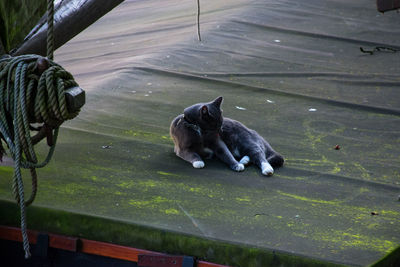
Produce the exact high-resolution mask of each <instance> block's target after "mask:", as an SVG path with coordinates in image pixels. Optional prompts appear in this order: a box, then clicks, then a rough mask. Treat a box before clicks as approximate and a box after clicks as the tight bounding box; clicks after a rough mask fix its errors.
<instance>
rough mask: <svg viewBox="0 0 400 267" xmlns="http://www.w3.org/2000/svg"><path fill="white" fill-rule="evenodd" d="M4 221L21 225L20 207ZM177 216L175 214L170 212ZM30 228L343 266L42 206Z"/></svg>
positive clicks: (260, 260)
mask: <svg viewBox="0 0 400 267" xmlns="http://www.w3.org/2000/svg"><path fill="white" fill-rule="evenodd" d="M0 209H1V210H4V211H5V212H4V215H5V216H4V217H2V218H0V220H1V221H0V223H2V224H5V225H13V226H16V225H18V221H19V216H18V213H19V212H18V207H17V206H16V205H15V204H13V203H10V202H8V201H0ZM166 212H167V213H169V214H175V213H176V212H177V211H176V210H175V211H174V210H166ZM28 222H29V228H30V229H33V230H38V231H46V232H51V233H59V234H63V235H67V236H75V237H79V238H86V239H92V240H97V241H103V242H111V243H115V244H120V245H125V246H132V247H135V248H141V249H147V250H152V251H158V252H164V253H170V254H178V255H188V256H194V257H197V258H198V259H201V260H207V261H210V262H215V263H219V264H225V265H231V266H249V267H253V266H254V267H262V266H282V265H285V266H340V265H339V264H335V263H331V262H327V261H324V262H323V261H320V260H318V259H310V258H307V257H304V256H301V255H291V254H287V253H284V252H280V251H276V250H268V249H261V248H255V247H251V246H245V245H239V244H235V243H227V242H223V241H220V240H210V239H205V238H201V237H196V236H192V235H186V234H180V233H176V232H173V231H165V230H159V229H156V228H151V227H147V226H143V225H137V224H132V223H127V222H123V221H116V220H110V219H107V218H102V217H95V216H88V215H82V214H78V213H71V212H65V211H61V210H53V209H49V208H43V207H39V206H33V207H29V209H28Z"/></svg>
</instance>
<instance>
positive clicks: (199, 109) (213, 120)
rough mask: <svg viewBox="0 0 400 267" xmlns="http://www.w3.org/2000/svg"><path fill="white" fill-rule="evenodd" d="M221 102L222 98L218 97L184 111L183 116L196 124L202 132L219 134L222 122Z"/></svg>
mask: <svg viewBox="0 0 400 267" xmlns="http://www.w3.org/2000/svg"><path fill="white" fill-rule="evenodd" d="M222 100H223V97H222V96H220V97H218V98H216V99H215V100H213V101H211V102H209V103H205V104H196V105H193V106H191V107H189V108H187V109H185V112H184V113H185V116H187V117H189V118H190V120H192V121H194V122H196V123H197V124H198V125H199V126H200V128H201V129H202V130H205V131H212V132H214V131H215V132H220V130H221V126H222V122H223V120H224V119H223V117H222V110H221V104H222Z"/></svg>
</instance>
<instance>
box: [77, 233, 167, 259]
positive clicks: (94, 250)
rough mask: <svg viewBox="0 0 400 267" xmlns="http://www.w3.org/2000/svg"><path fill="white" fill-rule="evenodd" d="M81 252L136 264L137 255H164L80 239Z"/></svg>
mask: <svg viewBox="0 0 400 267" xmlns="http://www.w3.org/2000/svg"><path fill="white" fill-rule="evenodd" d="M81 245H82V247H81V252H84V253H88V254H94V255H99V256H105V257H110V258H115V259H120V260H127V261H134V262H138V259H139V255H149V254H151V255H166V254H162V253H157V252H153V251H149V250H144V249H137V248H131V247H124V246H120V245H115V244H110V243H104V242H99V241H93V240H87V239H81Z"/></svg>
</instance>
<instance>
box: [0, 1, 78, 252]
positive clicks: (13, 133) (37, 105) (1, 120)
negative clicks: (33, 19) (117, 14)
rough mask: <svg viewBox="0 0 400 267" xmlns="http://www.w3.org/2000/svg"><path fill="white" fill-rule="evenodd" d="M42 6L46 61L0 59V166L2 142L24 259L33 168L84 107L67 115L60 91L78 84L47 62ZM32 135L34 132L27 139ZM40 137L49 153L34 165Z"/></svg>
mask: <svg viewBox="0 0 400 267" xmlns="http://www.w3.org/2000/svg"><path fill="white" fill-rule="evenodd" d="M47 5H48V6H47V23H48V31H47V58H43V57H41V56H38V55H23V56H18V57H3V58H2V59H0V161H1V160H2V156H3V154H4V153H5V150H4V148H3V147H2V141H1V140H4V141H5V143H6V144H7V146H8V149H9V151H10V154H11V156H12V158H13V160H14V180H13V193H14V196H15V199H16V201H17V203H18V204H19V206H20V210H21V232H22V240H23V247H24V251H25V258H29V257H30V249H29V240H28V235H27V225H26V211H25V208H26V206H28V205H30V204H31V203H32V202H33V201H34V199H35V196H36V192H37V174H36V168H42V167H44V166H45V165H46V164H47V163H48V162H49V161H50V159H51V157H52V155H53V153H54V149H55V144H56V141H57V135H58V129H59V126H60V125H61V124H62V123H63V122H64V121H65V120H69V119H72V118H74V117H75V116H76V115H78V113H79V108H80V107H81V106H82V105H83V103H84V100H83V103H82V105H79V106H78V107H76V106H75V107H74V108H70V110H69V109H68V107H67V100H66V90H67V89H68V88H72V87H76V86H78V84H77V83H76V82H75V81H74V79H73V77H72V75H71V74H70V73H69V72H67V71H65V70H64V69H63V68H62V67H61V66H60V65H58V64H56V63H55V62H53V61H52V59H53V53H54V35H53V20H54V3H53V1H52V0H48V1H47ZM79 89H80V88H79ZM81 91H82V90H81ZM82 92H83V91H82ZM82 95H83V97H84V92H83V94H82ZM81 102H82V101H81ZM34 125H35V126H36V127H35V126H34ZM37 125H39V126H37ZM32 131H37V132H38V133H37V134H36V135H34V136H31V132H32ZM44 138H47V144H48V145H49V146H50V149H49V152H48V154H47V157H46V158H45V160H44V161H43V162H41V163H39V162H38V159H37V157H36V153H35V150H34V147H33V146H34V145H35V144H37V143H38V142H40V141H41V140H42V139H44ZM21 168H25V169H29V170H30V174H31V178H32V179H31V181H32V193H31V195H30V197H29V198H28V200H26V201H25V195H24V184H23V181H22V175H21Z"/></svg>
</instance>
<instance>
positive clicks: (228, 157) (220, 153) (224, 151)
mask: <svg viewBox="0 0 400 267" xmlns="http://www.w3.org/2000/svg"><path fill="white" fill-rule="evenodd" d="M214 152H215V155H216V156H217V158H219V159H220V160H222V161H223V162H224V163H226V164H228V166H229V167H230V168H231V169H232V170H234V171H237V172H241V171H243V170H244V165H243V164H242V163H239V162H237V160H236V159H235V158H234V157H233V155H232V153H231V152H230V151H229V149H228V147H227V146H226V144H225V143H224V142H223V141H222V140H221V139H219V140H217V142H216V147H215V151H214Z"/></svg>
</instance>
